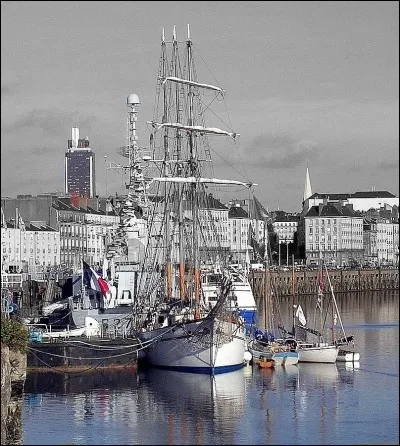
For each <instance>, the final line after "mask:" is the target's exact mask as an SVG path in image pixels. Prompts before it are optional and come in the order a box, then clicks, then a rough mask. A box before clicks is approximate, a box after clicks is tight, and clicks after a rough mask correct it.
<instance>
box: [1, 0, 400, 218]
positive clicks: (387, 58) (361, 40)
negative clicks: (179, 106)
mask: <svg viewBox="0 0 400 446" xmlns="http://www.w3.org/2000/svg"><path fill="white" fill-rule="evenodd" d="M188 24H189V25H190V31H191V38H192V40H193V42H194V44H195V46H196V48H197V49H199V54H201V57H202V58H203V59H204V60H205V61H206V62H205V63H206V65H207V67H208V68H209V69H210V73H212V76H210V79H201V80H199V81H200V82H204V83H215V82H213V81H214V78H215V79H217V80H218V85H222V86H223V88H224V89H225V90H226V91H227V93H226V103H227V107H228V109H229V117H230V121H231V123H232V126H233V128H234V129H235V131H237V132H238V133H240V143H239V146H238V151H239V158H240V159H241V160H244V161H245V167H244V168H245V170H246V174H247V176H248V177H249V178H251V180H252V181H254V182H255V183H257V184H258V186H257V187H256V190H255V194H256V196H257V198H258V199H259V200H260V201H261V203H262V204H263V205H264V206H265V207H266V208H268V209H269V210H275V209H281V210H285V211H287V212H298V211H300V210H301V203H302V200H303V192H304V185H305V178H306V168H307V166H308V168H309V173H310V179H311V187H312V192H313V193H315V192H318V193H354V192H357V191H370V190H377V191H378V190H386V191H389V192H391V193H393V194H395V195H396V196H398V195H399V154H398V153H399V3H398V2H397V1H393V2H392V1H377V2H374V1H367V2H363V1H355V2H347V1H335V2H329V1H328V2H319V1H318V2H313V1H305V2H302V1H295V2H291V1H285V2H275V1H265V2H264V1H261V2H254V1H253V2H252V1H244V2H240V1H239V2H226V1H223V2H219V1H214V2H209V1H196V2H191V1H167V2H158V1H141V2H139V1H127V2H123V1H112V2H103V1H100V2H97V1H68V2H64V1H59V2H53V1H45V2H36V1H28V2H24V1H2V2H1V196H2V197H7V196H8V197H16V195H17V194H25V193H30V194H32V195H36V194H38V193H45V192H55V191H63V188H64V186H63V185H64V154H65V151H66V150H67V140H68V139H71V128H72V127H73V126H78V127H79V129H80V137H81V138H82V137H86V136H87V137H88V138H89V140H90V146H91V148H92V150H93V151H94V152H95V153H96V163H97V165H96V180H97V181H96V182H97V193H98V194H100V195H102V196H103V195H105V193H106V188H107V193H108V195H110V194H112V193H115V192H118V193H122V186H123V181H124V179H123V176H122V175H121V174H120V173H118V172H117V171H112V170H106V163H105V162H104V160H105V158H104V157H105V156H107V163H109V162H113V161H114V162H117V163H121V157H120V156H119V155H118V154H117V152H116V148H117V147H120V146H123V145H125V143H126V114H127V110H128V109H127V106H126V98H127V96H128V95H129V94H130V93H136V94H138V96H139V97H140V101H141V105H140V110H139V121H138V125H137V128H138V134H139V144H140V143H141V141H143V143H144V144H145V143H147V140H148V137H149V132H148V128H147V126H146V124H145V123H146V121H147V120H151V119H152V111H153V105H154V96H155V85H156V76H157V70H158V63H159V56H160V44H161V29H162V28H165V33H166V36H167V37H172V32H173V27H174V26H176V30H177V36H178V39H179V40H182V41H184V40H185V39H186V29H187V25H188Z"/></svg>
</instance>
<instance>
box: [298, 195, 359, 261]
mask: <svg viewBox="0 0 400 446" xmlns="http://www.w3.org/2000/svg"><path fill="white" fill-rule="evenodd" d="M304 220H305V222H304V223H305V224H304V227H305V252H306V264H308V265H310V264H317V263H318V260H319V259H320V258H322V259H323V260H324V261H325V263H327V264H333V265H338V266H345V265H352V264H362V263H364V232H363V216H362V215H361V214H360V213H356V212H354V211H353V210H352V208H351V206H338V205H335V204H332V203H327V204H320V205H319V206H313V207H312V208H311V209H310V210H309V211H308V213H307V214H306V215H305V217H304Z"/></svg>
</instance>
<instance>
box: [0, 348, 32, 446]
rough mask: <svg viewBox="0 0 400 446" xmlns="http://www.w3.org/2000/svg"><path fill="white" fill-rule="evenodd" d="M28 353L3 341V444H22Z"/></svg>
mask: <svg viewBox="0 0 400 446" xmlns="http://www.w3.org/2000/svg"><path fill="white" fill-rule="evenodd" d="M25 379H26V354H24V353H19V352H16V351H14V350H10V348H9V347H8V346H7V345H5V344H3V343H1V444H5V445H7V444H10V445H11V444H14V445H15V444H22V443H21V439H22V425H21V419H22V418H21V417H22V393H23V387H24V383H25Z"/></svg>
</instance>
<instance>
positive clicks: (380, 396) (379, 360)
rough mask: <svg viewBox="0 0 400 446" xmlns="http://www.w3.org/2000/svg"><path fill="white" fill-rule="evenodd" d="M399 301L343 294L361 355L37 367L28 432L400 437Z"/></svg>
mask: <svg viewBox="0 0 400 446" xmlns="http://www.w3.org/2000/svg"><path fill="white" fill-rule="evenodd" d="M398 302H399V299H398V293H397V295H393V296H392V298H389V297H388V296H387V295H383V296H382V295H378V294H375V295H374V296H372V297H370V296H369V295H367V296H365V301H364V304H363V299H362V297H360V296H358V295H357V293H355V294H354V293H353V294H351V295H350V294H347V295H341V297H340V305H341V311H342V312H343V311H344V313H345V314H346V312H347V316H346V317H344V318H343V319H344V321H343V322H344V324H346V325H348V326H351V327H352V333H354V335H355V339H356V346H357V349H358V350H359V351H360V354H361V359H360V362H359V363H337V364H307V363H300V364H297V365H295V366H286V367H277V368H275V369H258V368H257V367H251V366H248V367H245V368H244V369H242V370H238V371H236V372H233V373H227V374H223V375H217V376H215V377H214V378H212V377H210V376H208V375H196V374H185V373H178V372H168V371H162V370H155V369H149V370H146V371H145V370H143V371H142V370H139V372H135V371H127V370H126V371H119V370H115V371H111V372H110V371H105V370H101V371H96V372H93V373H80V374H59V373H57V374H54V373H28V375H27V379H26V383H25V395H24V409H23V428H24V442H25V444H49V445H50V444H81V445H91V444H110V445H111V444H126V445H128V444H210V445H213V444H266V445H268V444H354V442H357V443H359V444H371V443H375V444H382V443H385V444H389V443H390V444H398V439H399V418H398V415H399V412H398V408H399V351H398V345H399V325H398V316H399V315H398V308H399V304H398ZM287 304H288V307H287V311H289V309H290V305H289V303H287ZM392 312H393V313H392ZM382 409H384V410H382Z"/></svg>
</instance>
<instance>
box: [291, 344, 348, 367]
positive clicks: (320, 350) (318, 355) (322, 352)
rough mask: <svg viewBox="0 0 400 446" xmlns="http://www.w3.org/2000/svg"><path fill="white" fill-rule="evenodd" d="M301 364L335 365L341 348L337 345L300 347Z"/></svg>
mask: <svg viewBox="0 0 400 446" xmlns="http://www.w3.org/2000/svg"><path fill="white" fill-rule="evenodd" d="M298 352H299V362H321V363H329V364H334V363H335V362H336V359H337V356H338V353H339V348H338V347H337V346H335V345H327V346H318V347H308V346H301V345H300V346H299V350H298Z"/></svg>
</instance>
